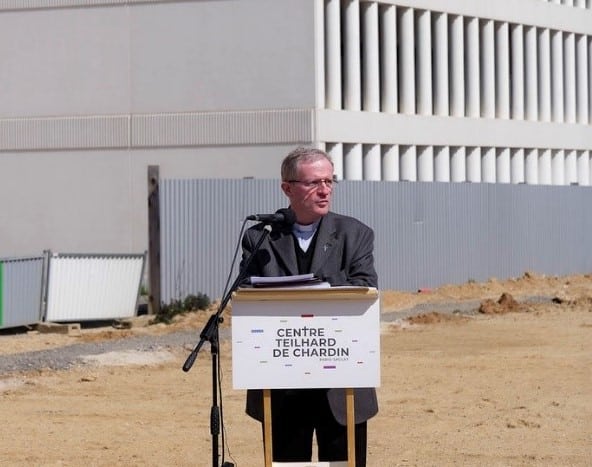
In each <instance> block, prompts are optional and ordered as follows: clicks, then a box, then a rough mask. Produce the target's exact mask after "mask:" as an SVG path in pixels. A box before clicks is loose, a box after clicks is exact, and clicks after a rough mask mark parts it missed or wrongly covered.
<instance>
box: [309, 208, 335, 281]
mask: <svg viewBox="0 0 592 467" xmlns="http://www.w3.org/2000/svg"><path fill="white" fill-rule="evenodd" d="M336 245H337V231H336V229H335V223H334V221H333V215H332V214H331V213H328V214H327V215H326V216H325V217H324V218H323V220H322V221H321V225H320V226H319V231H318V232H317V240H316V246H315V250H314V254H313V257H312V264H311V268H310V269H311V271H312V272H314V271H319V270H320V269H322V268H323V266H324V265H325V263H326V262H327V260H328V259H329V257H330V256H331V254H332V252H333V250H334V249H335V247H336Z"/></svg>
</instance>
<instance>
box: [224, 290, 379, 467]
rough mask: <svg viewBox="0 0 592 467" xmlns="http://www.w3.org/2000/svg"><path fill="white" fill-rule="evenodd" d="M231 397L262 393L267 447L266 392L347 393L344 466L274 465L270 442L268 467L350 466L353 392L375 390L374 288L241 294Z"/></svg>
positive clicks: (235, 315) (236, 299) (235, 311)
mask: <svg viewBox="0 0 592 467" xmlns="http://www.w3.org/2000/svg"><path fill="white" fill-rule="evenodd" d="M232 381H233V387H234V389H262V390H263V391H264V392H263V394H264V397H263V399H264V413H265V421H264V430H265V439H267V440H271V398H270V390H271V389H290V388H292V389H305V388H345V389H346V400H347V432H348V460H347V462H338V463H336V462H332V463H327V462H318V463H310V462H308V463H278V462H273V461H272V456H271V442H269V443H266V444H265V466H266V467H272V466H273V467H275V466H278V467H279V466H281V465H290V466H302V467H304V466H306V467H312V466H331V467H337V466H348V467H352V466H354V465H355V449H354V427H355V425H354V406H353V402H354V398H353V388H358V387H378V386H380V301H379V294H378V291H377V290H376V289H375V288H372V287H329V288H312V287H296V288H290V287H279V288H242V289H238V290H237V292H235V294H234V296H233V304H232Z"/></svg>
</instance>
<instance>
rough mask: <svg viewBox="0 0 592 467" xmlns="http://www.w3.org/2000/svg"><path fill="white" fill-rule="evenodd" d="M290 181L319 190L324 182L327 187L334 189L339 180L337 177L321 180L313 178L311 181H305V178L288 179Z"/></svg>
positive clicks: (308, 188)
mask: <svg viewBox="0 0 592 467" xmlns="http://www.w3.org/2000/svg"><path fill="white" fill-rule="evenodd" d="M288 183H300V184H301V185H302V186H303V187H304V188H306V189H307V190H312V189H313V188H314V189H316V190H318V189H319V188H321V185H323V184H324V185H325V186H326V187H327V188H329V189H330V190H332V189H333V187H334V186H335V185H337V180H336V179H335V178H321V179H319V180H311V181H310V182H305V181H303V180H288Z"/></svg>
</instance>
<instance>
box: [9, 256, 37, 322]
mask: <svg viewBox="0 0 592 467" xmlns="http://www.w3.org/2000/svg"><path fill="white" fill-rule="evenodd" d="M43 266H44V258H43V257H27V258H11V259H0V268H1V272H2V273H1V274H0V277H1V280H0V300H1V302H0V310H1V313H0V328H10V327H17V326H26V325H29V324H34V323H37V322H38V321H40V320H41V312H42V307H41V300H42V298H41V296H42V293H41V292H42V290H41V289H42V277H43Z"/></svg>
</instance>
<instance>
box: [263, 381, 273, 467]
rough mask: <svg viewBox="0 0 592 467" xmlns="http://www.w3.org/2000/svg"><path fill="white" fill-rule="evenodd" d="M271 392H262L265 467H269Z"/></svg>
mask: <svg viewBox="0 0 592 467" xmlns="http://www.w3.org/2000/svg"><path fill="white" fill-rule="evenodd" d="M271 441H272V440H271V390H270V389H264V390H263V449H264V451H265V467H271V465H272V462H273V457H272V442H271Z"/></svg>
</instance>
